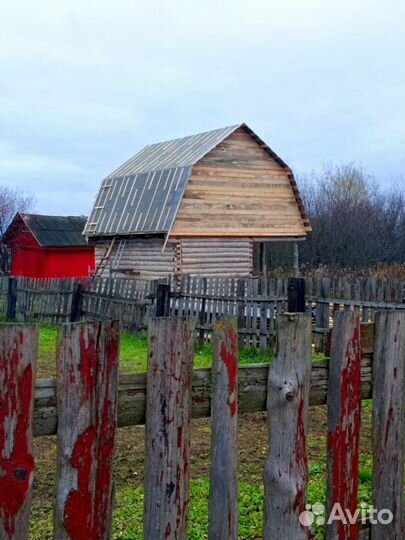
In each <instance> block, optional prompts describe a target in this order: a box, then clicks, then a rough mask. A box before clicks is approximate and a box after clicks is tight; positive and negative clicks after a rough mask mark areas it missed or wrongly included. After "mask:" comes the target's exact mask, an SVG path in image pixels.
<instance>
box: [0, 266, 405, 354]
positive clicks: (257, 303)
mask: <svg viewBox="0 0 405 540" xmlns="http://www.w3.org/2000/svg"><path fill="white" fill-rule="evenodd" d="M10 283H11V284H12V286H11V287H10ZM158 283H168V285H169V288H170V292H169V297H168V302H167V312H166V314H167V315H176V316H192V317H195V318H196V321H197V322H196V329H197V332H198V336H199V341H200V343H204V342H209V341H211V336H212V331H213V328H214V326H215V322H216V321H217V320H220V319H221V318H223V317H229V316H233V317H236V318H237V324H238V338H239V346H243V347H260V348H261V349H263V350H265V349H267V348H268V347H271V346H273V344H274V339H275V328H276V319H277V316H278V315H279V314H281V313H284V312H286V311H287V298H288V280H286V279H271V280H270V279H265V278H246V279H241V278H229V277H220V276H217V277H215V276H210V277H201V276H182V277H179V278H177V277H174V276H172V277H171V278H170V279H169V280H159V281H147V280H138V279H113V278H96V279H91V278H88V279H80V280H73V279H31V278H11V280H9V278H0V313H1V312H2V313H4V314H6V312H9V311H10V310H9V309H8V308H9V307H10V306H9V305H8V304H10V305H11V304H14V311H13V310H11V311H12V312H13V313H14V314H15V317H16V318H17V320H18V321H21V322H27V321H39V322H44V323H46V324H61V323H64V322H69V321H77V320H91V319H95V320H110V319H113V320H120V322H121V324H122V325H123V326H124V327H125V328H127V329H129V330H131V331H135V332H137V331H143V330H146V329H147V327H148V324H149V319H150V317H153V316H154V315H155V314H156V309H157V308H156V297H157V288H158ZM305 284H306V297H305V299H306V310H307V311H308V312H309V313H311V314H312V331H313V333H314V335H315V338H314V341H315V346H316V349H317V350H320V351H322V350H324V347H325V341H326V338H325V336H326V334H327V333H328V331H329V329H330V328H331V327H332V326H333V321H334V317H335V314H336V313H339V312H340V311H353V312H354V313H356V314H358V315H359V316H360V318H361V321H362V322H372V321H374V317H375V313H376V311H377V310H381V309H405V300H404V283H403V282H402V281H399V280H396V281H395V280H382V279H375V278H365V279H357V280H354V281H352V282H351V281H348V280H346V279H344V278H337V279H330V278H316V279H306V281H305Z"/></svg>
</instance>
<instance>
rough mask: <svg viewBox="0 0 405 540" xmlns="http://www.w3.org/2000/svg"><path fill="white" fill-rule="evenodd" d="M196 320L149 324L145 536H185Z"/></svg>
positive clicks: (180, 539)
mask: <svg viewBox="0 0 405 540" xmlns="http://www.w3.org/2000/svg"><path fill="white" fill-rule="evenodd" d="M194 331H195V324H194V321H193V320H192V319H186V318H180V317H177V318H174V317H171V318H153V319H151V320H150V322H149V332H148V333H149V356H148V374H147V398H146V462H145V513H144V540H151V539H152V538H153V540H186V538H187V519H188V505H189V478H190V463H189V459H190V457H189V453H190V427H191V394H192V376H193V357H194Z"/></svg>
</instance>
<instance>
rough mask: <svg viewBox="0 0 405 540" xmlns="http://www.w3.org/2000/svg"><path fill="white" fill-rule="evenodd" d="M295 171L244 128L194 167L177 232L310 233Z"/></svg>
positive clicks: (191, 234) (243, 234) (187, 234)
mask: <svg viewBox="0 0 405 540" xmlns="http://www.w3.org/2000/svg"><path fill="white" fill-rule="evenodd" d="M289 174H291V170H290V169H288V168H285V167H282V166H281V165H280V164H279V163H278V162H277V161H276V160H275V159H273V158H272V157H271V156H270V155H269V154H268V153H267V152H266V151H265V150H264V149H263V148H262V147H261V146H260V145H259V144H258V143H257V142H256V141H255V140H254V139H252V137H251V136H250V135H249V134H248V133H247V132H246V131H245V130H244V129H243V128H241V129H238V130H237V131H235V132H234V133H233V134H232V135H230V136H229V137H227V138H226V139H225V140H224V141H223V142H222V143H221V144H219V145H217V146H216V147H215V148H214V149H213V150H211V152H209V153H208V154H207V155H206V156H205V157H203V158H202V159H201V160H200V161H199V162H198V163H197V164H196V165H195V166H194V167H193V169H192V171H191V174H190V178H189V181H188V183H187V187H186V190H185V193H184V196H183V199H182V201H181V204H180V208H179V210H178V213H177V216H176V219H175V222H174V225H173V230H172V236H178V237H190V236H215V237H218V236H219V237H220V236H232V235H234V236H246V237H249V236H269V231H271V236H273V237H283V236H286V237H294V236H301V237H302V236H305V234H306V230H305V227H304V224H303V222H302V218H301V215H300V211H299V208H298V206H297V202H296V200H295V196H294V193H293V190H292V187H291V184H290V179H289Z"/></svg>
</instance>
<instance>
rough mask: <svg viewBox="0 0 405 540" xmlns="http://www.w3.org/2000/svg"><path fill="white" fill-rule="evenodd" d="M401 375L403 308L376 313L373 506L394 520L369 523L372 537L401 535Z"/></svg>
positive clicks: (404, 366) (394, 539)
mask: <svg viewBox="0 0 405 540" xmlns="http://www.w3.org/2000/svg"><path fill="white" fill-rule="evenodd" d="M404 377H405V312H396V311H392V312H381V313H378V314H377V316H376V321H375V353H374V372H373V422H374V426H373V441H374V449H373V454H374V467H373V506H374V508H375V509H377V510H378V511H382V510H389V511H391V512H392V514H393V520H392V522H391V523H388V524H382V523H374V524H372V528H371V538H372V540H386V539H388V538H389V540H400V539H403V538H404V512H403V491H404V454H405V425H404V406H405V384H404ZM374 517H375V516H374ZM384 517H385V518H387V514H386V513H385V515H384Z"/></svg>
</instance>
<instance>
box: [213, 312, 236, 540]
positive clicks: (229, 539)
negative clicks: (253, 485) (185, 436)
mask: <svg viewBox="0 0 405 540" xmlns="http://www.w3.org/2000/svg"><path fill="white" fill-rule="evenodd" d="M237 399H238V333H237V326H236V319H234V318H232V319H224V320H222V321H219V322H217V323H216V325H215V331H214V339H213V366H212V401H211V410H212V413H211V414H212V424H211V474H210V498H209V527H208V539H209V540H237V538H238V477H237V474H238V401H237Z"/></svg>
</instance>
